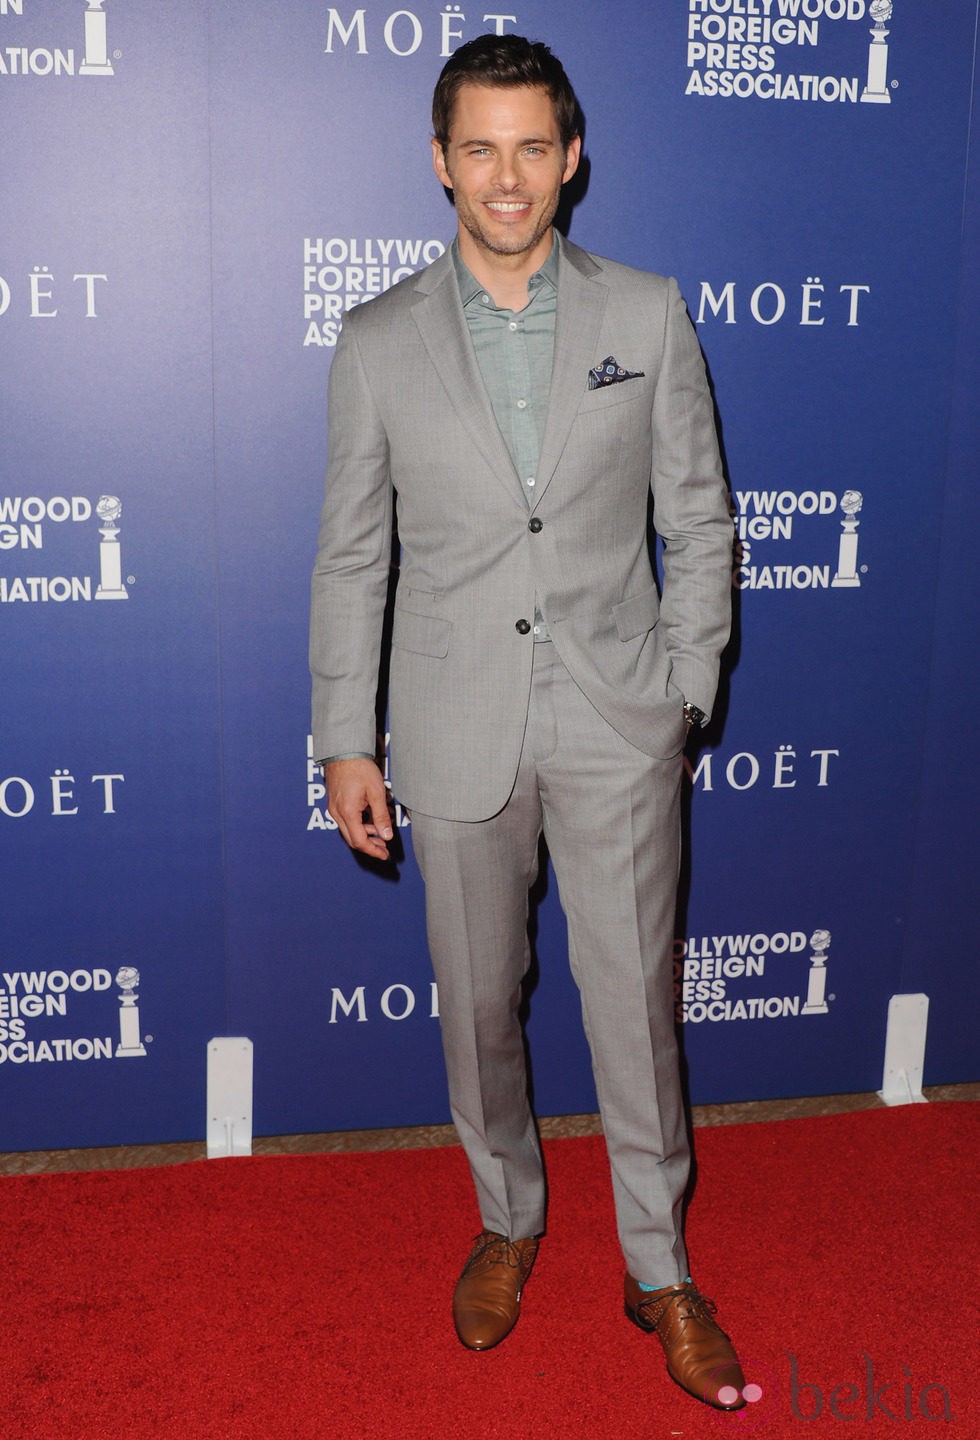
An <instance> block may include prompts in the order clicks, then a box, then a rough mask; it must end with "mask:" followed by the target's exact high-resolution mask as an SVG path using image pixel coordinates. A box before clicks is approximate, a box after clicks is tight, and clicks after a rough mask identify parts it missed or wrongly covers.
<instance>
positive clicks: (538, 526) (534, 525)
mask: <svg viewBox="0 0 980 1440" xmlns="http://www.w3.org/2000/svg"><path fill="white" fill-rule="evenodd" d="M527 528H528V529H529V530H530V532H531V534H532V535H537V533H538V531H539V530H543V529H544V525H543V524H542V522H541V521H540V520H539V519H538V517H537V515H534V516H532V518H531V519H530V520H529V521H528V522H527Z"/></svg>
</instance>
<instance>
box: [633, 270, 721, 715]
mask: <svg viewBox="0 0 980 1440" xmlns="http://www.w3.org/2000/svg"><path fill="white" fill-rule="evenodd" d="M651 484H652V489H653V502H654V516H653V518H654V525H655V526H656V530H657V533H658V535H660V537H661V539H662V541H663V596H662V603H661V609H660V628H661V632H662V634H663V636H664V640H665V643H666V646H667V652H668V654H669V655H670V658H671V662H672V677H671V678H672V680H673V682H674V683H675V684H676V685H677V687H678V689H679V690H680V691H681V693H682V694H683V696H684V699H685V700H686V701H689V702H690V703H692V704H693V705H696V706H697V707H698V708H699V709H700V710H703V711H704V712H705V714H706V715H710V713H711V707H712V704H713V703H714V697H715V691H716V689H717V685H718V664H719V658H720V656H721V652H722V650H723V649H724V647H725V645H726V643H727V641H728V636H729V631H730V627H731V583H732V540H733V529H732V520H731V514H730V509H729V503H728V491H727V487H726V485H725V481H724V478H723V475H722V469H721V457H720V454H719V450H718V439H717V434H716V431H715V421H714V406H713V404H712V400H711V393H710V391H709V388H708V381H707V376H706V374H705V368H704V361H703V359H702V357H701V350H700V347H699V345H698V342H697V336H696V335H695V332H694V328H693V326H692V324H691V321H690V319H689V318H688V314H687V311H686V309H685V306H684V301H683V300H682V298H681V294H680V291H679V290H678V288H677V282H676V281H675V280H670V281H669V282H668V297H667V312H666V320H665V328H664V348H663V362H662V366H661V371H660V375H659V377H658V381H657V388H656V392H655V395H654V407H653V475H652V478H651Z"/></svg>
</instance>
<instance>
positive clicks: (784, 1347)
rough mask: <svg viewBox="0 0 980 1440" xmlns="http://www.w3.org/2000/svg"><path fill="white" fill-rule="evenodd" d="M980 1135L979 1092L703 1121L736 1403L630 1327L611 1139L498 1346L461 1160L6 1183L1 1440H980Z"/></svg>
mask: <svg viewBox="0 0 980 1440" xmlns="http://www.w3.org/2000/svg"><path fill="white" fill-rule="evenodd" d="M978 1122H980V1106H977V1105H974V1104H968V1103H966V1104H946V1105H928V1106H925V1105H920V1106H908V1107H905V1108H902V1109H897V1110H877V1111H870V1112H865V1113H861V1114H854V1115H842V1116H834V1117H827V1118H821V1119H813V1120H789V1121H782V1122H779V1123H775V1124H760V1125H745V1126H732V1127H726V1128H722V1129H707V1130H700V1131H698V1133H697V1154H698V1161H699V1166H700V1179H699V1182H698V1188H697V1193H696V1196H695V1201H694V1204H693V1206H692V1209H691V1214H690V1217H689V1221H688V1237H689V1241H690V1246H691V1251H692V1254H693V1256H694V1257H695V1278H696V1279H697V1280H698V1282H699V1284H700V1286H701V1288H702V1289H703V1290H704V1292H705V1293H706V1294H708V1295H714V1296H715V1298H716V1299H718V1301H719V1303H720V1307H721V1316H720V1318H721V1319H722V1322H723V1324H725V1326H726V1328H727V1329H729V1330H730V1331H731V1333H732V1335H733V1337H734V1338H735V1339H736V1342H737V1343H738V1346H739V1349H740V1350H741V1353H742V1356H743V1359H744V1362H745V1369H746V1372H747V1376H748V1378H749V1379H750V1380H752V1381H754V1382H756V1383H757V1384H758V1385H759V1386H761V1388H762V1392H763V1393H762V1398H761V1399H760V1400H758V1401H757V1402H756V1403H754V1404H753V1405H751V1406H749V1407H747V1409H746V1410H744V1411H742V1412H741V1413H740V1414H736V1415H722V1414H716V1413H715V1412H713V1411H710V1410H707V1409H706V1408H705V1407H703V1406H701V1405H699V1404H698V1403H697V1402H696V1401H694V1400H691V1399H689V1398H688V1397H687V1396H686V1395H685V1394H684V1393H683V1392H682V1391H680V1390H678V1389H677V1387H676V1386H674V1385H672V1384H671V1382H670V1381H669V1380H668V1379H667V1378H666V1375H665V1374H664V1371H663V1366H662V1362H661V1359H660V1351H659V1346H658V1344H657V1342H656V1341H655V1340H653V1339H651V1338H649V1337H646V1336H644V1335H642V1334H641V1333H640V1331H638V1330H637V1329H635V1328H634V1327H633V1326H632V1325H630V1324H629V1323H628V1322H627V1321H626V1320H625V1319H624V1318H623V1315H622V1312H621V1282H622V1274H621V1262H620V1259H619V1253H618V1248H617V1244H616V1240H615V1234H614V1223H613V1214H612V1204H611V1198H610V1186H609V1179H608V1173H607V1170H606V1164H605V1154H604V1150H603V1148H602V1143H601V1141H599V1140H591V1139H590V1140H559V1141H552V1142H550V1143H549V1144H548V1145H547V1146H546V1153H547V1158H548V1166H549V1175H550V1181H551V1223H550V1233H549V1236H548V1238H547V1241H546V1242H545V1243H544V1244H543V1245H542V1247H541V1255H540V1258H539V1260H538V1264H537V1267H536V1269H535V1272H534V1275H533V1277H532V1280H531V1282H530V1284H529V1286H528V1289H527V1293H526V1296H525V1301H524V1309H523V1314H522V1316H521V1320H520V1323H519V1324H518V1326H517V1329H516V1330H515V1331H514V1333H513V1335H511V1336H510V1338H509V1339H508V1340H507V1341H506V1342H505V1343H504V1344H503V1345H502V1346H501V1347H500V1348H499V1349H498V1350H494V1351H490V1352H488V1353H485V1354H482V1355H473V1354H470V1353H469V1352H468V1351H465V1350H464V1349H463V1348H462V1347H461V1346H460V1345H459V1343H458V1342H457V1340H456V1338H455V1335H454V1332H453V1329H452V1321H451V1317H450V1308H449V1297H450V1293H451V1290H452V1286H453V1283H454V1281H455V1278H456V1274H457V1272H458V1270H459V1267H460V1265H461V1263H462V1260H463V1258H464V1257H465V1254H466V1252H467V1249H468V1244H469V1241H470V1239H471V1237H472V1235H473V1233H475V1231H476V1230H477V1229H478V1228H479V1225H478V1222H477V1221H476V1220H475V1219H474V1214H473V1202H472V1198H471V1193H470V1183H469V1178H468V1174H467V1171H466V1166H465V1162H464V1159H463V1156H462V1152H461V1151H459V1150H455V1149H445V1150H419V1151H402V1152H395V1153H390V1152H389V1153H384V1154H354V1155H331V1156H309V1157H307V1156H303V1157H284V1158H282V1159H248V1160H222V1161H202V1162H200V1163H196V1164H191V1165H180V1166H173V1167H169V1168H161V1169H153V1170H130V1171H115V1172H95V1173H84V1174H71V1175H44V1176H30V1177H17V1178H8V1179H4V1180H0V1224H2V1231H0V1233H2V1237H3V1246H4V1256H3V1276H4V1282H5V1283H4V1297H5V1301H6V1304H5V1307H4V1310H5V1314H4V1325H3V1335H2V1339H0V1350H2V1358H0V1407H2V1411H0V1435H2V1437H3V1440H28V1437H30V1440H103V1437H104V1440H163V1437H167V1440H252V1437H254V1440H279V1437H282V1440H346V1437H352V1440H353V1437H361V1436H366V1437H378V1440H381V1437H383V1440H416V1437H418V1440H456V1437H473V1440H484V1437H486V1440H489V1437H498V1436H499V1437H507V1440H518V1437H519V1440H538V1437H540V1440H558V1437H562V1440H564V1437H576V1440H577V1437H583V1440H591V1437H605V1436H620V1435H622V1436H630V1437H634V1436H635V1437H643V1440H654V1437H657V1440H659V1437H665V1440H674V1437H685V1440H693V1437H697V1440H701V1437H711V1436H712V1435H715V1434H719V1435H720V1434H724V1433H725V1432H726V1431H727V1432H728V1433H730V1434H733V1435H735V1436H738V1435H743V1434H744V1435H751V1436H753V1437H758V1440H770V1437H776V1440H782V1437H790V1440H793V1437H796V1436H801V1437H805V1436H806V1435H808V1434H810V1433H813V1434H816V1435H821V1434H826V1433H829V1432H834V1433H841V1434H842V1435H844V1436H847V1435H850V1434H857V1435H861V1436H865V1435H873V1436H879V1435H899V1436H900V1435H903V1434H906V1433H908V1431H909V1430H910V1429H912V1430H913V1431H917V1432H921V1431H923V1429H925V1433H926V1434H933V1433H935V1434H942V1435H947V1436H955V1437H963V1440H977V1437H978V1436H980V1402H978V1397H977V1390H978V1387H980V1376H978V1374H977V1368H978V1367H977V1363H976V1362H977V1355H978V1349H980V1347H978V1343H977V1342H978V1333H980V1332H978V1325H977V1322H978V1318H980V1317H978V1314H977V1307H976V1300H975V1295H976V1288H977V1273H978V1266H977V1260H978V1254H977V1251H978V1224H977V1194H978V1183H977V1181H978V1176H977V1153H978V1138H980V1136H978V1130H980V1123H978ZM923 1412H925V1413H923ZM946 1412H948V1413H949V1414H950V1415H951V1416H952V1419H951V1420H950V1421H948V1422H947V1421H945V1420H944V1419H943V1418H942V1417H943V1415H944V1413H946ZM927 1416H928V1417H932V1418H926V1417H927ZM937 1417H938V1418H937ZM842 1427H844V1428H842ZM940 1427H941V1428H940Z"/></svg>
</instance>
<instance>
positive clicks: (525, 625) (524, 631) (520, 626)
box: [514, 620, 531, 635]
mask: <svg viewBox="0 0 980 1440" xmlns="http://www.w3.org/2000/svg"><path fill="white" fill-rule="evenodd" d="M514 629H515V630H516V631H517V633H518V635H530V633H531V625H530V622H529V621H527V620H518V622H517V624H516V625H515V626H514Z"/></svg>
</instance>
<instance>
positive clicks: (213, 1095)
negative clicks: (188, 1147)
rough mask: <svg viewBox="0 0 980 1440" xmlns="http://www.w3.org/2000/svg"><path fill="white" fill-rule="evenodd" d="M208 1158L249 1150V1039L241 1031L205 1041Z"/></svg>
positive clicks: (250, 1112)
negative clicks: (206, 1049) (206, 1052)
mask: <svg viewBox="0 0 980 1440" xmlns="http://www.w3.org/2000/svg"><path fill="white" fill-rule="evenodd" d="M207 1138H208V1159H209V1160H216V1159H218V1158H220V1157H221V1156H222V1155H251V1153H252V1042H251V1040H248V1039H246V1037H245V1036H244V1035H218V1036H216V1037H215V1038H214V1039H213V1040H209V1041H208V1131H207Z"/></svg>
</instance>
